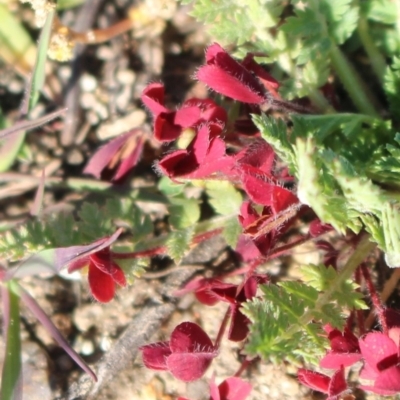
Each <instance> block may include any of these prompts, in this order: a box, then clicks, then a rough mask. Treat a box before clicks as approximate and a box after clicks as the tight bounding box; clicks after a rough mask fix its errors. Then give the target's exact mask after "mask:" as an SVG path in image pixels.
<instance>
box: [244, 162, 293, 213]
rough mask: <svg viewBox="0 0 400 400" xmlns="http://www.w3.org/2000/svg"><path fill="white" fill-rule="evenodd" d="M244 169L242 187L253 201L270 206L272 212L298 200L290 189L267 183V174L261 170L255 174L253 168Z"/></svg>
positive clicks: (277, 211)
mask: <svg viewBox="0 0 400 400" xmlns="http://www.w3.org/2000/svg"><path fill="white" fill-rule="evenodd" d="M246 169H247V171H246V175H245V176H244V177H243V187H244V190H245V191H246V193H247V194H248V195H249V197H250V199H251V200H252V201H253V202H254V203H257V204H262V205H265V206H270V207H271V208H272V210H273V212H274V214H277V213H279V212H281V211H283V210H285V209H286V208H288V207H289V206H291V205H293V204H296V203H298V202H299V200H298V199H297V197H296V196H295V195H294V194H293V193H292V192H291V191H290V190H287V189H285V188H282V187H280V186H277V185H275V184H273V183H269V182H268V176H266V175H265V174H263V173H262V172H261V171H260V172H259V173H258V174H256V173H255V172H254V171H253V170H250V169H248V168H246Z"/></svg>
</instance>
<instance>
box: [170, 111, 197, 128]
mask: <svg viewBox="0 0 400 400" xmlns="http://www.w3.org/2000/svg"><path fill="white" fill-rule="evenodd" d="M200 121H201V110H200V108H199V107H197V106H186V107H185V106H184V107H182V108H180V109H179V110H177V111H176V112H175V118H174V123H175V124H176V125H179V126H180V127H182V128H190V127H193V126H195V125H197V124H198V123H199V122H200Z"/></svg>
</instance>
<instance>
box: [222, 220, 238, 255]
mask: <svg viewBox="0 0 400 400" xmlns="http://www.w3.org/2000/svg"><path fill="white" fill-rule="evenodd" d="M242 232H243V228H242V226H241V225H240V223H239V220H238V218H237V217H234V218H231V219H229V220H228V221H226V223H225V224H224V230H223V232H222V235H223V237H224V239H225V241H226V243H227V244H228V246H230V247H231V248H232V249H235V248H236V245H237V242H238V240H239V236H240V234H241V233H242Z"/></svg>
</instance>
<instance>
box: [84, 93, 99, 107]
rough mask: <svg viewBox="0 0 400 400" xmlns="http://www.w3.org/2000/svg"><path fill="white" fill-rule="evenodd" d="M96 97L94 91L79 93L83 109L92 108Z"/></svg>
mask: <svg viewBox="0 0 400 400" xmlns="http://www.w3.org/2000/svg"><path fill="white" fill-rule="evenodd" d="M96 102H97V99H96V96H95V94H94V93H87V92H86V93H82V95H81V106H82V108H85V109H92V108H94V105H95V104H96Z"/></svg>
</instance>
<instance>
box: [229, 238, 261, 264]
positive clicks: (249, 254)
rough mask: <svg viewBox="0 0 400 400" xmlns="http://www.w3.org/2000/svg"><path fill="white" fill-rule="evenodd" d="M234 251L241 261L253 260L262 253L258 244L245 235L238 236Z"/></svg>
mask: <svg viewBox="0 0 400 400" xmlns="http://www.w3.org/2000/svg"><path fill="white" fill-rule="evenodd" d="M235 251H236V252H237V253H238V254H239V255H240V257H241V258H242V260H243V261H250V260H255V259H257V258H259V257H261V255H262V252H261V251H260V249H259V248H258V246H256V244H255V243H254V241H253V240H252V239H251V238H250V237H248V236H247V235H240V236H239V240H238V242H237V244H236V248H235Z"/></svg>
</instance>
